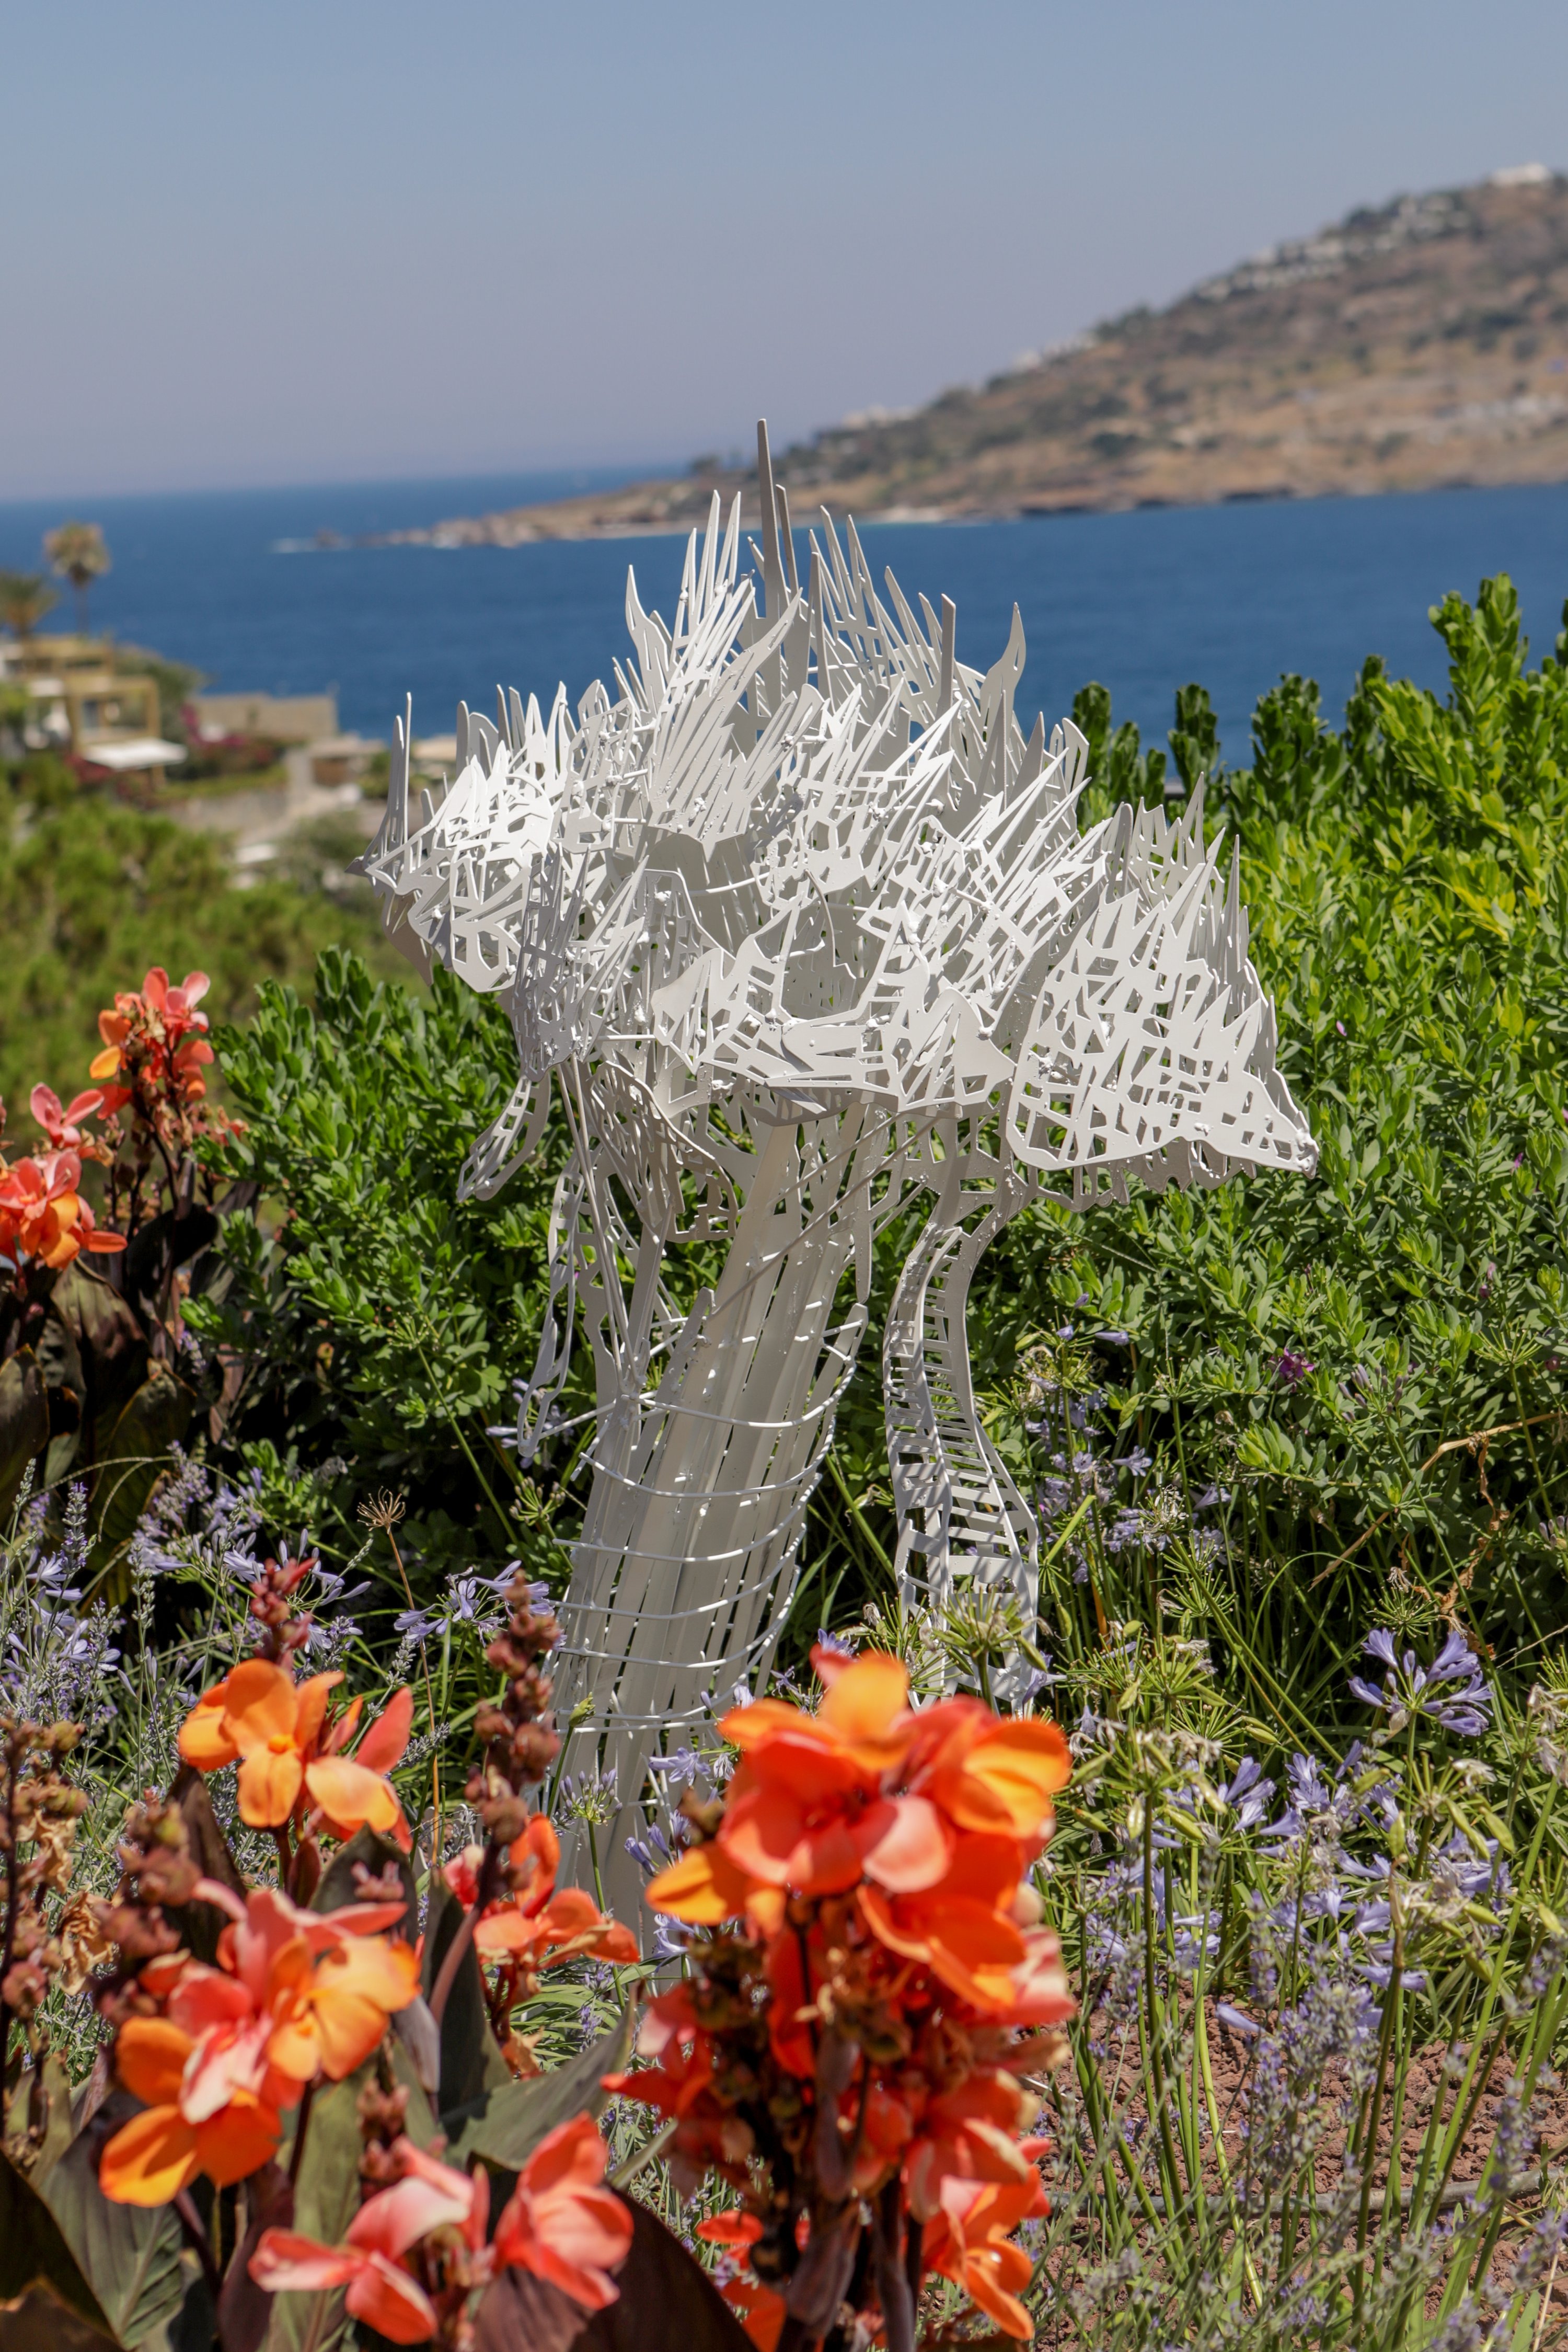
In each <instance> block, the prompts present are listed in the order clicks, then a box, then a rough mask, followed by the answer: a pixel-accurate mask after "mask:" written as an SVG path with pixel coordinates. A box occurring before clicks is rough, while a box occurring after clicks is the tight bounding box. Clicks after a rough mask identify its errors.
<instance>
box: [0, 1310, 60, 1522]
mask: <svg viewBox="0 0 1568 2352" xmlns="http://www.w3.org/2000/svg"><path fill="white" fill-rule="evenodd" d="M48 1436H49V1408H48V1405H47V1403H46V1402H45V1399H44V1382H43V1377H42V1375H41V1373H40V1372H39V1370H38V1367H37V1363H36V1362H35V1360H34V1358H33V1351H32V1349H31V1348H19V1349H17V1350H16V1354H15V1355H14V1356H12V1357H10V1358H9V1359H8V1360H6V1362H5V1363H4V1364H0V1511H8V1510H9V1509H10V1507H11V1502H12V1497H13V1496H15V1494H16V1489H17V1487H18V1486H20V1485H21V1483H22V1474H23V1472H24V1471H25V1470H26V1467H27V1465H28V1463H29V1462H31V1460H32V1459H33V1457H34V1455H35V1454H37V1453H38V1452H39V1451H40V1450H41V1448H42V1447H43V1446H45V1445H46V1444H47V1443H48Z"/></svg>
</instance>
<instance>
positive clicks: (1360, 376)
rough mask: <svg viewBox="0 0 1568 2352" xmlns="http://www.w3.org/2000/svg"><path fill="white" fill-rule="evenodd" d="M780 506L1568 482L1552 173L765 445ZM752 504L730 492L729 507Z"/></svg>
mask: <svg viewBox="0 0 1568 2352" xmlns="http://www.w3.org/2000/svg"><path fill="white" fill-rule="evenodd" d="M777 465H778V471H779V474H780V476H781V478H783V480H784V481H785V482H786V483H787V484H788V485H789V489H790V491H791V492H792V493H793V494H794V503H795V508H796V511H797V515H799V514H800V512H801V511H802V509H806V510H809V509H811V508H814V507H816V506H818V505H821V504H826V505H828V506H829V507H831V508H832V509H845V508H852V509H853V511H854V512H855V513H856V514H858V515H862V516H873V515H879V514H880V515H884V516H904V517H908V516H911V515H913V514H919V515H922V516H924V515H932V516H943V517H947V516H953V517H957V516H975V515H998V514H1017V513H1019V512H1025V513H1028V512H1050V511H1061V510H1066V509H1085V508H1089V509H1108V508H1123V507H1133V506H1148V505H1166V504H1169V505H1188V504H1202V503H1206V502H1208V501H1212V500H1216V499H1246V498H1281V497H1295V498H1312V497H1317V496H1321V495H1322V494H1324V493H1329V492H1351V493H1362V492H1367V491H1376V490H1402V489H1429V488H1438V487H1442V486H1447V485H1450V484H1460V483H1500V482H1536V481H1553V480H1561V479H1563V478H1568V175H1564V174H1563V173H1548V172H1544V171H1542V170H1539V169H1538V168H1535V167H1528V168H1526V169H1525V170H1523V171H1521V172H1511V173H1499V174H1497V175H1496V177H1494V178H1493V179H1491V180H1490V181H1486V182H1483V183H1480V184H1478V185H1476V186H1473V187H1467V188H1452V189H1443V190H1439V191H1437V192H1436V193H1434V194H1427V195H1422V196H1402V197H1400V198H1398V199H1397V200H1396V202H1395V203H1393V204H1390V205H1385V206H1383V207H1382V208H1381V209H1379V210H1375V211H1368V210H1363V211H1358V212H1354V213H1352V214H1350V215H1348V216H1347V217H1346V218H1345V219H1344V220H1343V221H1341V222H1339V223H1338V224H1337V225H1336V226H1333V227H1332V228H1327V229H1324V230H1322V232H1321V233H1320V234H1319V235H1317V236H1312V237H1308V238H1305V239H1303V240H1301V242H1299V243H1293V244H1289V245H1281V246H1277V247H1274V248H1272V249H1271V250H1270V251H1269V252H1267V253H1262V254H1259V255H1256V256H1255V257H1253V258H1252V259H1250V260H1249V261H1244V262H1241V263H1239V265H1238V266H1237V267H1236V268H1233V269H1229V270H1227V271H1226V272H1225V273H1224V274H1223V275H1222V276H1220V277H1218V278H1206V279H1205V280H1204V281H1203V283H1202V284H1201V285H1198V286H1195V287H1194V288H1193V289H1192V290H1191V291H1190V292H1189V293H1187V294H1185V295H1183V296H1182V297H1181V298H1180V299H1179V300H1177V301H1176V302H1173V303H1171V304H1170V305H1169V306H1168V307H1167V308H1166V309H1165V310H1132V311H1129V312H1127V313H1126V314H1125V315H1124V317H1122V318H1119V319H1112V320H1107V321H1106V322H1105V323H1104V324H1103V325H1102V326H1100V327H1097V328H1096V329H1094V330H1093V331H1092V333H1090V334H1088V335H1085V336H1082V337H1080V338H1077V339H1075V341H1074V342H1073V343H1072V344H1071V345H1069V346H1066V347H1063V348H1061V349H1060V350H1058V351H1055V352H1048V353H1045V354H1042V355H1041V356H1040V357H1039V358H1038V359H1034V360H1031V361H1030V362H1028V363H1027V364H1022V365H1020V366H1019V367H1018V368H1016V369H1014V370H1011V371H1009V373H1007V374H1006V375H1002V376H998V377H995V378H993V380H992V381H991V382H990V383H988V384H986V385H985V386H984V387H983V388H982V389H979V390H956V391H952V392H946V393H944V394H942V395H941V397H940V398H939V399H937V400H935V401H933V402H932V403H931V404H929V406H927V407H925V408H921V409H917V410H915V411H914V412H913V413H910V414H907V415H867V416H862V417H858V418H847V419H846V420H845V421H844V423H843V424H842V425H835V426H831V427H830V428H829V429H827V430H826V431H823V432H821V433H819V434H818V435H816V436H815V437H814V438H813V439H812V440H811V441H810V442H809V443H805V444H802V445H800V446H796V447H794V448H791V449H789V450H787V451H785V452H784V453H783V455H782V457H781V458H779V460H778V461H777ZM755 482H756V475H755V471H752V472H749V473H745V474H742V473H730V472H727V471H725V470H724V469H722V468H718V467H714V466H712V465H711V464H699V465H698V466H696V467H693V469H692V471H691V473H690V474H689V475H688V476H687V477H685V478H683V479H679V480H674V481H660V482H647V483H640V484H638V485H636V486H634V487H633V488H630V489H623V490H620V491H616V492H614V493H611V494H604V495H601V496H599V497H596V498H583V499H568V500H565V501H563V502H561V503H560V504H559V506H552V507H535V508H524V509H517V510H516V511H514V512H512V513H509V514H502V515H486V516H480V517H476V518H468V519H464V520H455V521H453V522H450V523H444V524H442V525H439V526H437V528H436V529H435V530H434V531H430V532H423V533H411V534H408V536H411V537H421V538H425V539H434V540H435V541H446V542H448V543H456V544H464V543H473V542H486V541H487V542H490V543H494V544H497V545H515V544H517V543H519V542H522V541H528V540H532V539H538V538H558V537H579V536H590V535H599V534H608V533H617V534H618V533H622V532H636V531H646V530H667V529H671V528H677V527H679V528H684V527H685V525H686V524H687V523H689V522H693V521H695V520H699V519H700V517H701V516H702V514H703V513H704V512H705V511H706V506H707V501H708V497H709V493H710V491H711V490H713V489H714V488H717V489H719V490H720V491H721V492H722V493H724V494H726V495H729V494H731V493H732V492H733V491H734V490H735V489H736V488H742V489H743V490H744V489H745V488H747V485H750V486H751V488H752V491H753V494H754V493H755ZM748 503H749V501H748Z"/></svg>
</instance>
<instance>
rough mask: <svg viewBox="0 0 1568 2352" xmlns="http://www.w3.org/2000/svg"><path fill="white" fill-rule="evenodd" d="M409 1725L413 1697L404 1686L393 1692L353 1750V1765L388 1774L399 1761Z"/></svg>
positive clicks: (404, 1746)
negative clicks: (360, 1765)
mask: <svg viewBox="0 0 1568 2352" xmlns="http://www.w3.org/2000/svg"><path fill="white" fill-rule="evenodd" d="M412 1728H413V1691H412V1690H411V1689H410V1688H409V1686H408V1685H407V1683H404V1684H403V1685H402V1689H401V1690H395V1691H393V1693H392V1696H391V1698H390V1699H388V1701H387V1703H386V1705H385V1706H384V1707H382V1711H381V1714H380V1715H379V1716H378V1717H377V1718H376V1720H375V1722H374V1723H372V1724H371V1727H370V1729H369V1730H368V1731H367V1732H366V1734H365V1736H364V1738H362V1739H361V1742H360V1744H359V1746H358V1748H355V1750H354V1761H355V1763H356V1764H362V1765H364V1766H365V1768H366V1769H367V1770H368V1771H371V1772H390V1771H391V1770H392V1767H393V1765H394V1764H401V1763H402V1751H403V1749H404V1748H406V1747H407V1746H408V1735H409V1732H410V1730H411V1729H412Z"/></svg>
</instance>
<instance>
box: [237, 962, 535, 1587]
mask: <svg viewBox="0 0 1568 2352" xmlns="http://www.w3.org/2000/svg"><path fill="white" fill-rule="evenodd" d="M260 1000H261V1001H260V1004H259V1007H258V1009H257V1012H256V1017H255V1019H254V1020H253V1021H252V1022H251V1023H249V1024H247V1025H246V1027H244V1028H235V1029H225V1030H220V1031H218V1032H217V1033H216V1034H215V1043H216V1045H217V1050H218V1056H219V1061H220V1064H221V1066H222V1067H223V1069H224V1072H225V1079H226V1083H227V1087H228V1091H229V1098H230V1100H231V1102H232V1103H233V1105H234V1107H235V1110H236V1112H237V1114H238V1115H239V1116H240V1117H241V1118H243V1119H244V1120H245V1122H246V1133H245V1134H244V1136H243V1137H242V1138H241V1139H239V1141H238V1142H237V1144H236V1145H235V1147H234V1148H233V1150H232V1151H231V1153H230V1155H229V1171H230V1172H231V1173H232V1174H234V1175H235V1177H236V1178H238V1179H240V1180H242V1181H253V1182H255V1183H256V1185H257V1186H258V1187H259V1190H260V1193H261V1195H262V1197H263V1199H264V1201H267V1202H276V1203H277V1210H278V1216H277V1220H276V1221H275V1220H273V1219H271V1218H270V1217H268V1216H267V1215H266V1214H264V1216H263V1219H262V1222H261V1223H260V1224H244V1223H239V1222H238V1221H235V1222H234V1223H231V1224H230V1226H229V1227H228V1229H227V1231H226V1233H225V1240H224V1244H223V1246H224V1250H225V1255H226V1258H227V1262H228V1265H229V1267H230V1268H231V1270H232V1273H233V1276H234V1283H233V1287H232V1288H231V1289H230V1291H229V1293H228V1295H227V1297H226V1298H225V1301H224V1302H223V1304H222V1305H221V1306H219V1305H217V1304H216V1303H212V1302H202V1303H201V1304H200V1305H198V1306H197V1307H194V1308H193V1313H192V1318H191V1319H192V1320H193V1323H194V1324H195V1326H196V1328H199V1329H201V1330H202V1331H203V1332H204V1335H205V1336H206V1337H207V1338H208V1339H212V1340H221V1341H223V1342H225V1343H226V1344H228V1345H229V1346H231V1347H233V1348H234V1349H235V1351H236V1353H237V1354H239V1355H242V1356H243V1358H244V1360H245V1366H246V1370H245V1378H244V1385H243V1387H242V1388H241V1389H240V1391H239V1394H238V1397H237V1400H236V1401H235V1407H234V1412H233V1415H232V1418H231V1420H230V1423H229V1424H228V1435H229V1439H230V1442H231V1443H236V1444H240V1445H241V1446H243V1447H244V1448H245V1449H246V1460H247V1461H248V1463H249V1464H250V1465H251V1466H252V1467H253V1468H259V1469H261V1470H262V1472H263V1474H264V1477H266V1478H267V1479H269V1480H270V1481H271V1482H272V1499H274V1500H275V1501H276V1506H277V1511H276V1515H275V1516H269V1524H275V1525H276V1526H277V1528H278V1531H279V1533H281V1530H282V1528H297V1526H298V1520H299V1518H300V1517H302V1516H303V1517H309V1518H310V1524H311V1526H312V1529H313V1531H314V1533H315V1535H316V1536H317V1538H318V1539H319V1540H322V1541H325V1542H326V1543H327V1545H328V1546H329V1549H349V1550H352V1549H354V1548H355V1547H356V1546H357V1545H358V1543H359V1542H360V1540H361V1537H362V1532H363V1531H362V1529H361V1528H358V1527H357V1526H356V1524H355V1515H356V1513H357V1511H358V1507H359V1506H360V1504H361V1502H363V1501H366V1500H367V1499H368V1498H371V1496H374V1494H375V1493H376V1492H377V1491H379V1490H380V1489H382V1488H389V1489H392V1490H395V1491H402V1492H403V1493H404V1494H406V1495H407V1496H408V1497H409V1523H408V1529H407V1538H408V1540H407V1542H406V1543H405V1546H404V1549H405V1555H406V1553H407V1551H408V1550H409V1549H410V1548H411V1547H412V1550H413V1556H414V1559H415V1560H416V1561H423V1562H428V1563H429V1568H430V1572H431V1574H432V1575H433V1574H434V1571H435V1570H442V1571H450V1570H455V1569H457V1568H460V1567H463V1566H465V1565H467V1564H469V1563H470V1562H472V1561H473V1560H474V1559H476V1558H477V1559H481V1560H488V1561H490V1562H492V1563H493V1564H498V1563H499V1562H500V1561H502V1560H504V1559H507V1558H509V1557H511V1556H512V1555H514V1554H517V1552H518V1551H519V1550H520V1549H525V1548H526V1544H525V1539H524V1534H523V1531H522V1529H521V1528H519V1525H518V1522H517V1511H518V1508H519V1506H520V1505H522V1506H523V1507H526V1506H527V1503H528V1502H531V1500H532V1498H533V1496H534V1493H535V1489H534V1487H533V1486H532V1485H531V1483H530V1482H528V1481H527V1480H519V1477H518V1474H517V1468H516V1465H515V1460H514V1457H513V1456H512V1455H510V1454H507V1453H506V1452H505V1450H504V1449H503V1448H502V1447H501V1446H500V1445H499V1444H497V1441H496V1440H495V1439H494V1438H493V1437H491V1436H490V1435H489V1434H488V1433H487V1432H488V1431H489V1429H490V1428H491V1427H492V1426H494V1425H497V1424H499V1423H504V1422H505V1421H507V1418H508V1417H509V1408H510V1407H511V1404H512V1388H513V1383H514V1381H517V1380H519V1379H520V1378H522V1377H523V1376H524V1375H525V1374H526V1373H527V1372H528V1370H531V1369H532V1365H533V1360H534V1353H535V1349H536V1347H537V1345H538V1320H539V1314H540V1309H541V1307H542V1304H543V1297H544V1280H543V1276H544V1269H545V1263H546V1255H547V1246H548V1234H549V1202H550V1195H551V1192H552V1190H553V1185H554V1166H555V1164H557V1163H558V1161H559V1151H556V1150H554V1148H553V1144H552V1146H551V1147H549V1148H547V1150H545V1151H543V1152H541V1154H540V1156H539V1158H538V1160H536V1161H535V1163H534V1164H533V1165H532V1166H530V1167H529V1168H528V1169H526V1170H524V1171H522V1172H521V1173H520V1174H519V1175H518V1176H517V1177H516V1178H515V1179H514V1180H513V1181H512V1183H511V1184H510V1185H509V1186H508V1187H507V1191H506V1192H505V1193H504V1194H503V1195H502V1197H501V1198H500V1199H499V1200H498V1201H496V1202H466V1203H460V1202H458V1199H457V1179H458V1174H459V1171H461V1168H462V1165H463V1160H464V1155H465V1152H466V1150H467V1149H468V1146H469V1144H470V1143H471V1142H472V1141H473V1139H474V1138H475V1137H476V1135H477V1134H478V1132H479V1130H480V1129H481V1128H483V1127H484V1126H485V1124H486V1121H487V1120H488V1119H489V1118H492V1117H493V1116H494V1113H495V1111H496V1109H497V1108H498V1106H499V1104H500V1103H501V1102H504V1101H505V1099H506V1097H507V1095H508V1094H509V1093H510V1091H511V1088H512V1085H513V1083H514V1080H515V1076H516V1068H517V1061H516V1055H515V1052H514V1049H513V1045H512V1040H511V1033H510V1031H509V1030H508V1028H507V1024H506V1021H505V1019H504V1018H503V1016H502V1015H501V1013H500V1012H499V1010H498V1009H497V1006H496V1005H495V1004H494V1003H490V1002H489V1001H488V1000H486V999H485V998H482V997H479V996H476V995H475V994H474V992H473V991H472V990H470V989H467V988H465V987H463V986H462V985H460V984H459V982H456V981H454V980H452V979H451V978H449V977H448V976H447V975H446V974H445V973H444V972H438V973H437V975H436V980H435V985H434V990H433V991H432V992H431V993H430V994H429V996H425V995H423V994H421V995H418V996H416V995H415V994H414V993H413V992H412V991H411V990H409V989H404V988H402V987H399V986H396V985H393V984H388V983H385V982H382V983H376V982H372V981H371V976H370V973H369V972H368V971H367V970H366V968H365V966H364V964H363V963H362V962H361V961H360V959H359V958H358V957H356V956H353V955H351V954H350V953H348V952H347V951H345V950H341V949H329V950H327V951H326V952H325V953H324V954H323V956H322V958H321V961H320V963H319V966H318V969H317V974H316V1003H315V1007H314V1009H313V1010H312V1009H311V1008H310V1007H309V1006H308V1005H306V1004H305V1003H302V1002H301V1001H300V999H299V998H298V995H297V994H296V993H295V992H294V990H293V989H291V988H287V987H283V986H280V985H278V984H277V982H272V981H267V982H263V983H262V987H261V991H260ZM269 1227H270V1230H269ZM290 1498H292V1500H291V1499H290ZM543 1564H544V1565H545V1566H547V1567H548V1566H549V1564H550V1559H549V1556H547V1558H546V1559H545V1560H544V1563H543ZM555 1564H556V1565H557V1566H559V1557H557V1558H556V1560H555ZM423 1582H424V1583H425V1585H426V1587H427V1588H428V1582H429V1578H428V1577H426V1578H425V1579H424V1580H423Z"/></svg>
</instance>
